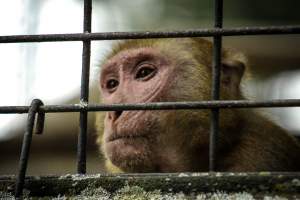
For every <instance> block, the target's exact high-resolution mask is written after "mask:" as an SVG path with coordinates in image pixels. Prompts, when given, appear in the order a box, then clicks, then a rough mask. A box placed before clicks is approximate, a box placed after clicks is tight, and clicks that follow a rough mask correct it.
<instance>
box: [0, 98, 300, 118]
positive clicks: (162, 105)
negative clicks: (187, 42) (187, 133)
mask: <svg viewBox="0 0 300 200" xmlns="http://www.w3.org/2000/svg"><path fill="white" fill-rule="evenodd" d="M262 107H264V108H271V107H300V99H276V100H268V101H253V100H218V101H188V102H159V103H136V104H127V103H126V104H88V105H85V106H82V104H68V105H44V106H41V107H40V109H39V110H40V112H44V113H58V112H80V111H88V112H96V111H121V110H179V109H212V108H222V109H236V108H262ZM29 108H30V107H29V106H0V114H16V113H18V114H22V113H28V110H29Z"/></svg>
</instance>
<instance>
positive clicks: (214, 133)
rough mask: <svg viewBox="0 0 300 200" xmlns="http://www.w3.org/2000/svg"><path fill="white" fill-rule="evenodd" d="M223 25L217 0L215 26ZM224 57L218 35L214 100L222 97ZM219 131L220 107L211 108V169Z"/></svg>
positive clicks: (213, 74) (214, 68)
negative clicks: (221, 80) (222, 61)
mask: <svg viewBox="0 0 300 200" xmlns="http://www.w3.org/2000/svg"><path fill="white" fill-rule="evenodd" d="M222 26H223V0H215V28H217V29H218V28H222ZM221 57H222V36H221V35H216V36H214V40H213V58H212V60H213V62H212V63H213V64H212V85H211V97H212V100H219V98H220V76H221V72H220V70H221ZM218 133H219V108H213V109H212V110H211V121H210V137H209V171H215V170H216V159H217V150H218Z"/></svg>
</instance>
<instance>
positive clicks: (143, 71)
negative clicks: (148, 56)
mask: <svg viewBox="0 0 300 200" xmlns="http://www.w3.org/2000/svg"><path fill="white" fill-rule="evenodd" d="M155 72H156V70H155V68H153V66H151V65H145V66H144V67H141V68H140V69H139V70H138V71H137V73H136V75H135V79H140V80H148V79H150V78H152V77H153V76H154V75H155Z"/></svg>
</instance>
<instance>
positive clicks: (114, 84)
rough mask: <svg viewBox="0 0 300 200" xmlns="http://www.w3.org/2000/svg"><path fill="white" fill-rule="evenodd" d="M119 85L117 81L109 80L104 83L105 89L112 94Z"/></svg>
mask: <svg viewBox="0 0 300 200" xmlns="http://www.w3.org/2000/svg"><path fill="white" fill-rule="evenodd" d="M118 85H119V81H117V80H116V79H109V80H108V81H107V82H106V88H107V89H108V90H109V91H110V92H113V91H114V90H115V89H116V88H117V87H118Z"/></svg>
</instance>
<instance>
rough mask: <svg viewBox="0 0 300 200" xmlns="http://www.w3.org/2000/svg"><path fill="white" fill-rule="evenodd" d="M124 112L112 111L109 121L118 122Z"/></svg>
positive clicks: (109, 114)
mask: <svg viewBox="0 0 300 200" xmlns="http://www.w3.org/2000/svg"><path fill="white" fill-rule="evenodd" d="M122 112H123V111H112V112H109V113H108V119H109V120H113V121H115V120H117V119H118V118H119V117H120V116H121V114H122Z"/></svg>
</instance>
